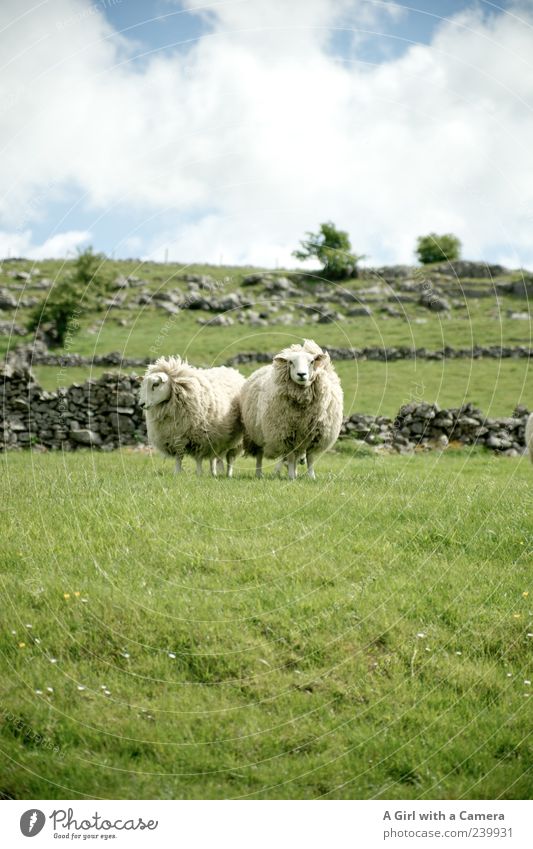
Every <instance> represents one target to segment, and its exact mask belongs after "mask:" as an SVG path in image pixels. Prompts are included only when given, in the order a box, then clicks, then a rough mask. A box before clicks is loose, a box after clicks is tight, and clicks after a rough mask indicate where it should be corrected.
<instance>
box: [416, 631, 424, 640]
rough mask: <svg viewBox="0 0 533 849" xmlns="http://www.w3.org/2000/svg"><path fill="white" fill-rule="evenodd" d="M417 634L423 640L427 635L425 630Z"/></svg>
mask: <svg viewBox="0 0 533 849" xmlns="http://www.w3.org/2000/svg"><path fill="white" fill-rule="evenodd" d="M416 636H417V637H418V639H419V640H423V639H424V637H425V636H426V634H424V632H423V631H420V633H419V634H417V635H416Z"/></svg>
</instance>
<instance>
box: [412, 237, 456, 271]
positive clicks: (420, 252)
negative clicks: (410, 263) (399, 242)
mask: <svg viewBox="0 0 533 849" xmlns="http://www.w3.org/2000/svg"><path fill="white" fill-rule="evenodd" d="M416 254H417V256H418V260H419V262H421V263H422V265H427V264H428V263H430V262H443V261H444V262H445V261H448V262H452V261H453V260H455V259H460V256H461V242H460V241H459V239H458V238H457V236H454V235H453V234H452V233H444V234H443V235H441V236H439V235H438V234H437V233H430V234H429V235H428V236H419V238H418V241H417V244H416Z"/></svg>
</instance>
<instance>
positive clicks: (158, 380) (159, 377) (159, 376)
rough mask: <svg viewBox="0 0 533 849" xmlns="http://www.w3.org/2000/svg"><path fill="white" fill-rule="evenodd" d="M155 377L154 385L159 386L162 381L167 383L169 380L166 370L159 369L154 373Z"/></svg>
mask: <svg viewBox="0 0 533 849" xmlns="http://www.w3.org/2000/svg"><path fill="white" fill-rule="evenodd" d="M153 377H154V381H153V382H154V386H159V384H161V383H166V382H167V380H168V374H165V372H164V371H158V372H156V374H154V375H153Z"/></svg>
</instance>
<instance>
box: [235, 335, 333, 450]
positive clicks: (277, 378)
mask: <svg viewBox="0 0 533 849" xmlns="http://www.w3.org/2000/svg"><path fill="white" fill-rule="evenodd" d="M302 350H303V351H307V352H308V353H312V354H315V355H316V354H324V352H323V351H322V350H321V348H319V347H318V345H317V344H316V343H314V342H312V341H310V340H307V341H306V342H305V344H304V345H291V347H290V348H287V349H285V351H281V352H280V353H281V355H283V354H285V353H287V352H295V351H302ZM278 356H279V355H278ZM240 405H241V417H242V422H243V426H244V447H245V450H246V451H247V452H248V453H250V454H258V453H259V452H260V451H262V452H263V453H264V456H265V457H267V458H271V459H276V458H278V457H286V456H287V455H288V454H290V453H292V452H297V453H298V454H299V455H302V454H304V453H306V452H307V453H309V454H313V455H314V454H320V453H321V452H322V451H326V450H327V449H328V448H330V447H331V446H332V445H333V444H334V443H335V442H336V440H337V438H338V436H339V432H340V428H341V424H342V411H343V393H342V388H341V385H340V380H339V378H338V375H337V373H336V371H335V369H334V368H333V365H332V364H331V360H330V358H329V355H328V354H324V361H323V362H322V363H321V364H320V365H317V367H316V370H315V372H314V379H313V382H312V383H311V385H310V386H308V387H305V386H299V385H298V384H296V383H294V381H293V380H291V378H290V375H289V364H288V363H287V362H280V361H276V360H275V361H274V363H273V364H272V365H269V366H263V368H260V369H258V370H257V371H256V372H254V373H253V374H252V376H251V377H249V378H248V380H247V381H246V383H245V384H244V386H243V389H242V392H241V399H240Z"/></svg>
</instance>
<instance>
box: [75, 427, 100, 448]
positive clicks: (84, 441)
mask: <svg viewBox="0 0 533 849" xmlns="http://www.w3.org/2000/svg"><path fill="white" fill-rule="evenodd" d="M69 437H70V438H71V439H72V440H73V441H74V442H77V443H78V444H79V445H101V443H102V439H101V437H100V435H99V434H98V433H95V432H94V431H93V430H83V429H81V430H70V431H69Z"/></svg>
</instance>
